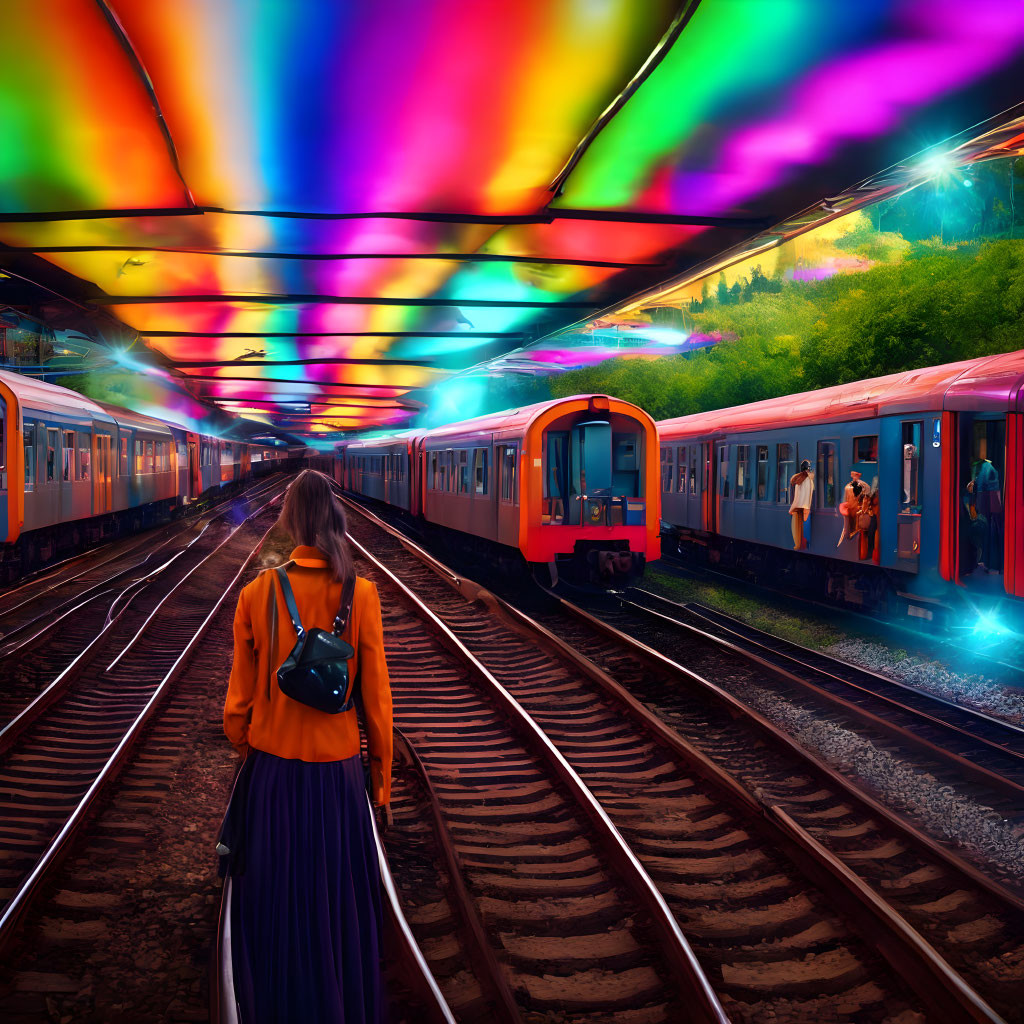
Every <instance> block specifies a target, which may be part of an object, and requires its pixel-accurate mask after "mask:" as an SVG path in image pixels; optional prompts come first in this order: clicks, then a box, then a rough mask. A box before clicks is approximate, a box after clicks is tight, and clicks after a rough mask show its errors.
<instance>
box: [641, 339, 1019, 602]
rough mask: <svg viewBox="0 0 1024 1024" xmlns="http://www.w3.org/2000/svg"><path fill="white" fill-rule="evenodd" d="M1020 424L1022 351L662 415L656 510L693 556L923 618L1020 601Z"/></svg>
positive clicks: (778, 583) (779, 583)
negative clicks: (805, 470)
mask: <svg viewBox="0 0 1024 1024" xmlns="http://www.w3.org/2000/svg"><path fill="white" fill-rule="evenodd" d="M1022 424H1024V352H1012V353H1007V354H1003V355H996V356H989V357H986V358H982V359H974V360H967V361H964V362H959V363H950V364H948V365H945V366H935V367H928V368H925V369H920V370H912V371H908V372H906V373H898V374H892V375H890V376H886V377H877V378H874V379H872V380H866V381H860V382H857V383H854V384H844V385H841V386H839V387H831V388H822V389H821V390H819V391H812V392H808V393H806V394H800V395H789V396H787V397H785V398H777V399H772V400H769V401H765V402H755V403H753V404H751V405H746V406H739V407H736V408H731V409H720V410H718V411H716V412H711V413H701V414H699V415H694V416H683V417H680V418H678V419H670V420H663V421H662V422H660V423H659V424H658V435H659V440H660V445H661V453H660V468H661V472H660V478H661V486H660V492H661V500H662V519H663V520H664V521H665V524H666V527H667V529H668V530H669V531H670V532H671V534H672V535H673V537H674V538H675V539H676V541H677V543H678V545H679V548H680V551H681V552H682V553H684V554H685V555H687V556H688V557H690V558H693V559H696V560H698V561H700V562H703V563H712V564H715V565H718V566H722V567H726V568H729V569H731V570H735V571H738V572H740V573H742V574H744V575H745V576H747V577H748V578H751V579H754V580H756V581H758V582H762V583H765V584H767V585H770V586H773V587H776V588H781V589H789V590H792V591H795V592H800V591H804V592H806V591H811V592H813V593H814V594H815V595H816V596H822V595H827V596H829V597H831V598H832V599H834V600H837V601H841V602H843V603H846V604H852V605H856V606H862V607H866V608H876V609H877V608H882V607H886V606H888V608H889V610H890V611H894V610H897V609H899V610H903V611H905V612H907V613H909V614H910V615H912V616H918V617H921V618H925V619H931V618H933V617H935V616H936V615H945V614H946V613H947V612H948V611H949V610H951V609H957V610H958V609H960V608H961V607H962V601H960V600H957V597H962V596H963V595H965V594H966V595H976V596H977V597H978V598H983V597H987V598H1003V599H1004V598H1007V597H1011V598H1014V597H1015V598H1021V597H1024V458H1022V453H1024V435H1022ZM804 462H806V463H807V464H808V466H809V468H810V471H811V473H812V474H813V493H812V497H811V507H810V515H809V517H808V528H807V529H806V530H805V531H803V532H804V535H805V536H804V538H803V539H802V540H801V541H800V548H799V550H794V548H795V544H794V537H793V532H792V531H791V522H792V520H791V516H790V505H791V503H792V488H791V487H790V481H791V480H792V478H793V476H794V475H795V474H797V473H798V472H799V470H800V467H801V466H802V464H803V463H804ZM855 474H856V475H857V476H855ZM858 477H859V481H858V482H859V484H860V487H859V489H860V490H861V495H860V496H859V498H857V499H854V502H852V503H851V502H849V501H847V502H846V505H847V507H846V508H844V509H843V510H842V511H841V506H843V505H844V500H845V499H847V498H848V497H850V495H851V491H848V490H847V485H848V484H851V483H852V482H853V481H854V480H857V479H858ZM851 505H852V507H851ZM844 512H845V513H846V514H845V515H844ZM844 528H845V529H844ZM851 535H852V536H851ZM1018 612H1019V608H1018Z"/></svg>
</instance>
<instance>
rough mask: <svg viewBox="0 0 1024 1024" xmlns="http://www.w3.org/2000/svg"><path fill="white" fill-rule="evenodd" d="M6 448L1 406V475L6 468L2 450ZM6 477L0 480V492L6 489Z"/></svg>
mask: <svg viewBox="0 0 1024 1024" xmlns="http://www.w3.org/2000/svg"><path fill="white" fill-rule="evenodd" d="M6 447H7V446H6V445H5V444H4V409H3V405H0V473H2V472H3V471H4V469H5V467H6V463H5V462H4V458H5V456H4V450H5V448H6ZM6 487H7V477H6V475H5V476H4V477H3V479H2V480H0V490H3V489H6Z"/></svg>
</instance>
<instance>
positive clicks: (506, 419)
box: [415, 395, 643, 440]
mask: <svg viewBox="0 0 1024 1024" xmlns="http://www.w3.org/2000/svg"><path fill="white" fill-rule="evenodd" d="M595 398H598V399H603V400H604V401H605V402H609V401H612V402H621V403H622V404H623V405H629V406H633V403H632V402H626V401H624V400H623V399H620V398H615V397H613V396H610V395H568V396H566V397H565V398H554V399H552V400H551V401H549V402H537V403H536V404H535V405H524V406H522V408H519V409H506V410H505V411H503V412H495V413H491V414H490V415H488V416H477V417H476V418H475V419H471V420H461V421H460V422H458V423H449V424H447V425H446V426H443V427H437V428H436V429H435V430H418V431H416V432H415V433H416V436H417V437H429V438H430V439H431V440H434V439H435V438H440V437H452V436H457V435H459V434H467V433H480V434H492V433H498V432H500V431H503V430H515V429H519V428H521V429H522V430H524V431H525V429H526V427H527V426H529V424H530V423H531V422H533V420H535V419H536V418H537V417H538V416H539V415H540V414H541V413H542V412H544V411H545V410H547V409H550V408H552V406H556V405H561V404H562V403H563V402H590V401H592V400H593V399H595ZM633 408H636V406H633ZM605 409H606V410H607V405H606V406H605ZM638 411H640V412H642V411H643V410H638Z"/></svg>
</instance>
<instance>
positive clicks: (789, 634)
mask: <svg viewBox="0 0 1024 1024" xmlns="http://www.w3.org/2000/svg"><path fill="white" fill-rule="evenodd" d="M642 585H643V586H644V587H646V588H647V589H648V590H651V591H653V592H654V593H656V594H661V595H662V596H663V597H667V598H670V599H671V600H673V601H680V602H686V601H693V602H695V603H697V604H703V605H706V606H707V607H708V608H714V609H715V610H716V611H720V612H724V613H725V614H726V615H732V616H734V617H735V618H737V619H739V620H740V621H741V622H745V623H747V625H750V626H753V627H754V628H756V629H763V630H765V631H766V632H769V633H774V634H775V635H776V636H779V637H782V638H783V639H784V640H791V641H793V642H794V643H798V644H803V645H804V646H805V647H811V648H813V649H815V650H822V649H823V648H826V647H829V646H830V645H832V644H834V643H837V642H838V641H839V640H842V639H844V636H843V634H841V633H839V632H837V631H836V630H835V629H833V628H832V627H830V626H828V625H826V624H825V623H823V622H815V621H814V620H813V619H808V618H804V617H801V616H798V615H795V614H791V613H789V612H786V611H783V610H782V609H780V608H778V607H772V606H771V605H769V604H765V603H764V602H763V601H761V600H759V599H757V598H753V597H744V596H743V595H742V594H738V593H736V592H735V591H734V590H732V589H730V588H729V587H728V586H726V585H723V584H720V583H709V582H707V581H705V580H697V579H687V578H685V577H679V576H673V575H670V574H669V573H665V572H660V571H659V570H657V569H650V568H649V569H647V571H646V572H645V573H644V579H643V584H642Z"/></svg>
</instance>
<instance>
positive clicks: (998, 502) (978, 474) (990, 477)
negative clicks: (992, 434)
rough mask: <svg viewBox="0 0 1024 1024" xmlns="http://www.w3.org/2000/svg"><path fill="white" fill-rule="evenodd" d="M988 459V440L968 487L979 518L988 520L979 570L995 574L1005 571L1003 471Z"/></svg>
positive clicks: (982, 535)
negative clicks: (1001, 480)
mask: <svg viewBox="0 0 1024 1024" xmlns="http://www.w3.org/2000/svg"><path fill="white" fill-rule="evenodd" d="M987 455H988V452H987V444H986V440H985V438H982V439H981V442H980V446H979V452H978V458H977V459H976V460H975V462H974V465H973V466H972V467H971V470H972V472H971V480H970V483H968V485H967V492H968V494H969V495H970V504H971V505H972V506H973V507H974V508H975V510H976V512H977V514H978V518H981V517H984V520H983V522H984V529H983V530H979V531H978V534H979V541H980V543H979V545H978V568H979V569H983V570H984V571H985V572H988V573H992V572H999V571H1000V570H1001V567H1002V548H1003V530H1002V520H1003V495H1002V489H1001V487H1000V484H999V470H997V469H996V467H995V466H994V465H992V462H991V460H990V459H989V458H988V457H987ZM972 518H973V517H972Z"/></svg>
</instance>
